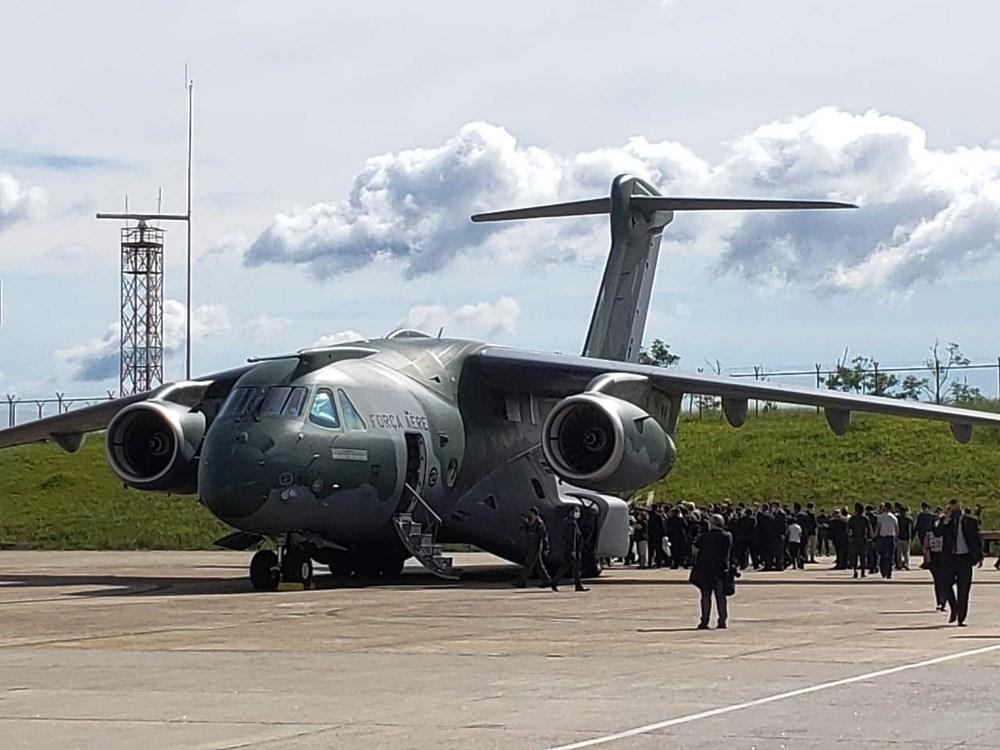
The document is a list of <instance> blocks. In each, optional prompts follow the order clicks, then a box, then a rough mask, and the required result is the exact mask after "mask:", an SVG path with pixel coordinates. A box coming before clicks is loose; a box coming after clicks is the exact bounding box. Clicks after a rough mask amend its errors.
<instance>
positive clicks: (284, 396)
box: [258, 385, 292, 417]
mask: <svg viewBox="0 0 1000 750" xmlns="http://www.w3.org/2000/svg"><path fill="white" fill-rule="evenodd" d="M291 392H292V389H291V386H287V385H276V386H274V387H272V388H268V389H267V394H266V395H265V396H264V400H263V401H261V403H260V409H259V411H258V413H259V414H260V416H262V417H271V416H274V415H275V414H281V410H282V409H283V408H284V406H285V402H286V401H287V400H288V394H290V393H291Z"/></svg>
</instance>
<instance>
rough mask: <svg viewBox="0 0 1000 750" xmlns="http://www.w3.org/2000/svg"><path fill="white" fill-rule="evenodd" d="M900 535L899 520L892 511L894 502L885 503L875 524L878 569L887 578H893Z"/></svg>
mask: <svg viewBox="0 0 1000 750" xmlns="http://www.w3.org/2000/svg"><path fill="white" fill-rule="evenodd" d="M898 536H899V521H898V520H897V519H896V515H895V514H894V513H893V512H892V503H883V504H882V512H881V513H879V514H878V520H877V523H876V526H875V551H876V553H877V554H878V569H879V572H880V573H881V574H882V577H883V578H885V579H887V580H888V579H890V578H892V568H893V565H894V563H895V558H896V538H897V537H898Z"/></svg>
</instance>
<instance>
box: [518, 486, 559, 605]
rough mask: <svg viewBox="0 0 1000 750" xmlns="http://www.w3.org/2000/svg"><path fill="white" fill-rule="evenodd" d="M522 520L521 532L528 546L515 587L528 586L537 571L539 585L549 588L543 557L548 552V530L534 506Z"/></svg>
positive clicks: (549, 579)
mask: <svg viewBox="0 0 1000 750" xmlns="http://www.w3.org/2000/svg"><path fill="white" fill-rule="evenodd" d="M522 518H523V519H524V520H523V522H522V524H521V530H522V531H524V533H525V535H526V536H527V537H528V544H527V547H526V549H525V554H524V569H523V570H522V571H521V578H520V579H519V580H518V582H517V584H515V585H516V586H517V587H518V588H522V589H523V588H524V587H525V586H527V585H528V581H530V580H531V578H532V576H533V575H534V573H535V570H536V569H537V570H538V573H539V576H538V577H539V578H541V580H542V583H541V584H540V585H541V586H551V585H552V579H551V578H550V577H549V572H548V571H547V570H546V569H545V555H546V554H548V551H549V530H548V529H547V528H546V526H545V521H543V520H542V517H541V515H539V513H538V508H536V507H535V506H534V505H532V506H531V507H530V508H528V514H527V515H526V516H522Z"/></svg>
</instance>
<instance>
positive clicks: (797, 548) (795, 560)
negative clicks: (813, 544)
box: [788, 542, 805, 568]
mask: <svg viewBox="0 0 1000 750" xmlns="http://www.w3.org/2000/svg"><path fill="white" fill-rule="evenodd" d="M801 547H802V543H801V542H789V543H788V557H789V559H790V560H791V561H792V567H793V568H804V567H805V566H804V565H803V564H802V551H801Z"/></svg>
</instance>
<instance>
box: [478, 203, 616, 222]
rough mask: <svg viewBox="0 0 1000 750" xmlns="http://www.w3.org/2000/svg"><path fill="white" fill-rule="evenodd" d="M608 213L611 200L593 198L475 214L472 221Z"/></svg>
mask: <svg viewBox="0 0 1000 750" xmlns="http://www.w3.org/2000/svg"><path fill="white" fill-rule="evenodd" d="M607 213H611V199H610V198H591V199H590V200H587V201H571V202H570V203H554V204H552V205H550V206H531V207H530V208H512V209H510V210H509V211H491V212H489V213H485V214H474V215H473V217H472V220H473V221H475V222H480V221H512V220H514V219H547V218H550V217H552V216H587V215H590V214H607Z"/></svg>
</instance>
